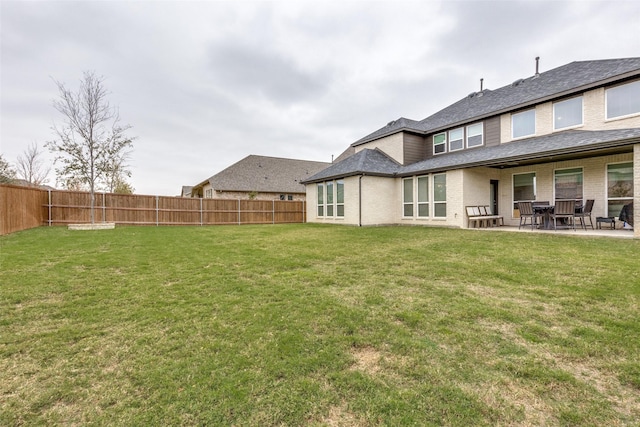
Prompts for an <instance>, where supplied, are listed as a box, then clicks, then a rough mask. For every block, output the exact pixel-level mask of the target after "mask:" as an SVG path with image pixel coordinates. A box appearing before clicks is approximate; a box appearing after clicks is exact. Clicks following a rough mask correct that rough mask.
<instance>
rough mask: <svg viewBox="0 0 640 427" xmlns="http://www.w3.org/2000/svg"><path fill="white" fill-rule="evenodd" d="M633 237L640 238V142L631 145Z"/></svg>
mask: <svg viewBox="0 0 640 427" xmlns="http://www.w3.org/2000/svg"><path fill="white" fill-rule="evenodd" d="M633 206H634V209H633V224H634V226H633V237H634V238H636V239H640V222H638V220H640V144H635V145H634V146H633Z"/></svg>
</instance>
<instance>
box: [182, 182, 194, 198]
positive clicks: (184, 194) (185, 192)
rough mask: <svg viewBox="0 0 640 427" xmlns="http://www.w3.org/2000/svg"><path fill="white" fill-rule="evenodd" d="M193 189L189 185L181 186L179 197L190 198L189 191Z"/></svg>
mask: <svg viewBox="0 0 640 427" xmlns="http://www.w3.org/2000/svg"><path fill="white" fill-rule="evenodd" d="M192 189H193V186H191V185H183V186H182V192H181V193H180V195H181V196H182V197H191V190H192Z"/></svg>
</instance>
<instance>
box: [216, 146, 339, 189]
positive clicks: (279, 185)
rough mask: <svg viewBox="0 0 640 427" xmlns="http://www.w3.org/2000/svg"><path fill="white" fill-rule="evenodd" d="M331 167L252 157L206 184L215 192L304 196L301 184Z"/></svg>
mask: <svg viewBox="0 0 640 427" xmlns="http://www.w3.org/2000/svg"><path fill="white" fill-rule="evenodd" d="M330 164H331V163H327V162H313V161H308V160H297V159H284V158H279V157H266V156H257V155H250V156H247V157H245V158H244V159H242V160H240V161H239V162H237V163H234V164H233V165H231V166H229V167H228V168H226V169H224V170H222V171H221V172H219V173H217V174H215V175H213V176H212V177H211V178H209V179H208V180H207V181H208V182H209V183H210V184H211V186H212V187H213V188H214V189H215V190H216V191H218V190H222V191H247V192H251V191H259V192H276V193H304V192H305V189H304V185H302V184H301V182H302V181H303V180H305V179H308V178H309V177H311V176H312V175H314V174H315V173H317V172H318V171H321V170H322V169H325V168H326V167H327V166H329V165H330ZM207 181H205V182H204V183H206V182H207ZM204 183H203V184H204Z"/></svg>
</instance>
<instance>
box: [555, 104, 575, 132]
mask: <svg viewBox="0 0 640 427" xmlns="http://www.w3.org/2000/svg"><path fill="white" fill-rule="evenodd" d="M581 124H582V96H578V97H576V98H571V99H567V100H565V101H560V102H556V103H554V104H553V129H554V130H559V129H566V128H569V127H574V126H580V125H581Z"/></svg>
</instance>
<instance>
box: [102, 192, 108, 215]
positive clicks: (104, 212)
mask: <svg viewBox="0 0 640 427" xmlns="http://www.w3.org/2000/svg"><path fill="white" fill-rule="evenodd" d="M105 205H106V203H105V195H104V191H103V192H102V222H107V208H106V206H105Z"/></svg>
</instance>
